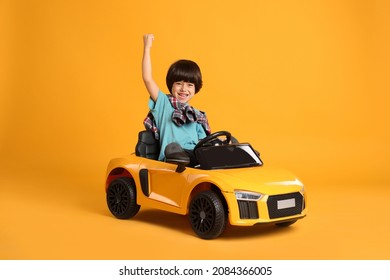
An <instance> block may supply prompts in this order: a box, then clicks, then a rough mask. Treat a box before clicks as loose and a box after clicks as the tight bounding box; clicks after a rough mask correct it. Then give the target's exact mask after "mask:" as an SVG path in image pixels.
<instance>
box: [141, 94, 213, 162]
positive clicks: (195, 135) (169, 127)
mask: <svg viewBox="0 0 390 280" xmlns="http://www.w3.org/2000/svg"><path fill="white" fill-rule="evenodd" d="M148 106H149V109H150V111H151V113H152V114H153V117H154V121H155V123H156V126H157V128H158V129H159V134H160V147H161V149H160V155H159V157H158V159H159V160H161V161H164V160H165V155H164V150H165V147H166V146H167V145H168V144H170V143H173V142H176V143H178V144H180V146H182V148H183V149H188V150H192V149H193V148H194V147H195V145H196V144H197V143H198V141H199V139H203V138H205V137H206V132H205V130H204V128H203V126H202V125H201V124H200V123H197V122H189V123H186V124H184V125H182V126H177V125H176V124H175V123H174V122H173V121H172V114H173V112H174V108H173V107H172V104H171V102H170V101H169V99H168V96H167V95H166V94H164V93H163V92H162V91H159V93H158V97H157V100H156V102H154V101H153V99H151V98H150V99H149V103H148Z"/></svg>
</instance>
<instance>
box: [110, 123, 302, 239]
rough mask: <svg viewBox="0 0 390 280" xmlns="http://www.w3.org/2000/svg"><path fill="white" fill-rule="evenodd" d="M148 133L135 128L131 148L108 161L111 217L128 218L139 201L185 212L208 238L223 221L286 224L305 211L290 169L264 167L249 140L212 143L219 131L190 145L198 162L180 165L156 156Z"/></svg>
mask: <svg viewBox="0 0 390 280" xmlns="http://www.w3.org/2000/svg"><path fill="white" fill-rule="evenodd" d="M148 133H150V132H149V131H143V132H140V134H139V141H138V143H137V146H136V153H135V154H131V155H127V156H124V157H120V158H116V159H112V160H111V161H110V162H109V164H108V167H107V175H106V197H107V205H108V208H109V209H110V211H111V213H112V214H113V215H114V216H115V217H117V218H120V219H128V218H131V217H133V216H134V215H135V214H137V212H138V211H139V209H140V206H148V207H151V208H155V209H161V210H165V211H169V212H173V213H177V214H181V215H188V217H189V221H190V224H191V226H192V229H193V230H194V232H195V233H196V234H197V235H198V236H199V237H201V238H204V239H212V238H216V237H218V236H219V235H220V234H221V233H222V232H223V231H224V229H225V226H226V224H227V222H229V223H230V224H231V225H236V226H252V225H255V224H258V223H274V224H276V225H279V226H288V225H291V224H293V223H294V222H296V221H297V220H298V219H300V218H303V217H305V216H306V195H305V189H304V186H303V184H302V183H301V182H300V181H299V179H298V178H297V177H296V176H295V175H294V174H292V173H291V172H289V171H286V170H281V169H271V168H267V167H264V166H263V163H262V161H261V159H260V157H259V154H258V153H257V152H256V151H255V150H254V149H253V148H252V147H251V145H250V144H248V143H234V144H231V143H230V142H231V141H230V138H229V141H227V140H225V142H220V144H219V145H212V144H210V143H212V141H215V138H216V137H219V136H220V134H218V133H217V134H213V135H211V136H212V137H211V138H208V139H206V141H204V142H202V143H201V145H199V147H198V145H197V147H196V149H195V152H196V155H197V158H198V160H199V163H200V164H199V166H196V167H184V168H183V165H182V163H181V162H180V161H178V162H176V163H169V162H162V161H158V160H156V159H155V157H156V154H158V152H157V151H158V144H156V143H155V142H154V141H155V140H154V138H153V137H152V136H150V135H148ZM226 133H228V132H223V133H222V134H226ZM228 134H229V137H230V133H228ZM210 140H211V141H210ZM156 147H157V148H156Z"/></svg>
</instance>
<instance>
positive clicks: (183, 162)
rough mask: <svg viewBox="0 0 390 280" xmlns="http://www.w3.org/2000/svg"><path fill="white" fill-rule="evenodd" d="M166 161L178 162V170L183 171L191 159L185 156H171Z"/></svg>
mask: <svg viewBox="0 0 390 280" xmlns="http://www.w3.org/2000/svg"><path fill="white" fill-rule="evenodd" d="M166 162H168V163H172V164H176V165H177V167H176V172H177V173H182V172H183V171H184V170H186V166H187V165H188V164H189V163H190V159H189V158H188V157H186V158H185V157H183V158H170V159H168V158H167V159H166Z"/></svg>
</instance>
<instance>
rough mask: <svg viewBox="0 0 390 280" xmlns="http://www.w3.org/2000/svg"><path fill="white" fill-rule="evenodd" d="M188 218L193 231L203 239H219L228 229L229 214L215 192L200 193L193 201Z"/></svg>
mask: <svg viewBox="0 0 390 280" xmlns="http://www.w3.org/2000/svg"><path fill="white" fill-rule="evenodd" d="M188 216H189V220H190V224H191V227H192V229H193V231H194V232H195V233H196V234H197V235H198V236H199V237H200V238H203V239H213V238H216V237H218V236H219V235H221V233H222V232H223V231H224V229H225V227H226V222H227V212H226V210H225V208H224V206H223V203H222V201H221V199H220V198H219V197H218V195H217V194H216V193H215V192H213V191H203V192H200V193H198V194H197V195H196V196H195V197H194V198H193V199H192V200H191V203H190V208H189V215H188Z"/></svg>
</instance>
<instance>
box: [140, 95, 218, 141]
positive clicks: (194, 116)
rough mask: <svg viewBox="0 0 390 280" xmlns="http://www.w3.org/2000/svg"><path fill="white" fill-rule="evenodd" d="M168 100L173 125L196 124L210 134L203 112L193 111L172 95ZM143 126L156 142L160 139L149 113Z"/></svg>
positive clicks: (192, 108) (151, 115)
mask: <svg viewBox="0 0 390 280" xmlns="http://www.w3.org/2000/svg"><path fill="white" fill-rule="evenodd" d="M168 99H169V102H170V103H171V105H172V107H173V109H174V112H173V114H172V121H173V123H174V124H176V125H177V126H182V125H184V124H186V123H191V122H197V123H200V124H201V125H202V127H203V129H204V130H205V132H206V134H207V135H209V134H210V133H211V129H210V126H209V122H208V120H207V117H206V114H205V113H204V112H202V111H199V110H197V109H195V108H194V107H192V106H190V105H188V104H187V103H181V102H180V101H178V100H177V99H176V98H175V97H173V96H172V95H168ZM144 126H145V128H146V129H147V130H151V131H152V132H153V133H154V138H155V139H156V140H159V139H160V134H159V130H158V128H157V126H156V123H155V122H154V117H153V114H152V113H151V112H149V113H148V115H147V116H146V118H145V120H144Z"/></svg>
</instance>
